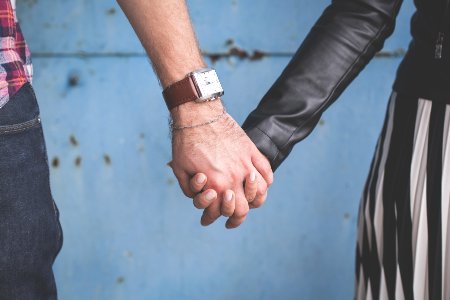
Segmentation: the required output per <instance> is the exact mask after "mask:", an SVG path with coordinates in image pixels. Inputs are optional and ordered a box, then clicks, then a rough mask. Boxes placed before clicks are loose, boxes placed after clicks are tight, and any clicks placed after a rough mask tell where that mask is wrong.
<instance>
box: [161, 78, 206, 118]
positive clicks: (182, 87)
mask: <svg viewBox="0 0 450 300" xmlns="http://www.w3.org/2000/svg"><path fill="white" fill-rule="evenodd" d="M163 97H164V100H165V101H166V105H167V108H168V109H169V110H171V109H172V108H174V107H176V106H178V105H181V104H183V103H186V102H189V101H194V100H196V99H198V98H199V96H198V93H197V89H196V88H195V85H194V82H193V81H192V77H191V76H188V77H186V78H184V79H182V80H180V81H177V82H175V83H173V84H171V85H169V86H168V87H166V88H165V89H164V91H163Z"/></svg>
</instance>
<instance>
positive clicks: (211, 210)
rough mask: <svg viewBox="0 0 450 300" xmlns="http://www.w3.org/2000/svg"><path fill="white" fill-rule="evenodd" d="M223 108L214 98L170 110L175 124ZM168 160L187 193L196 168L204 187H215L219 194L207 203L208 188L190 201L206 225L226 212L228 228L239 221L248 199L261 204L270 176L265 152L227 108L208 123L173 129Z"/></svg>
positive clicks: (211, 115) (191, 194) (197, 120)
mask: <svg viewBox="0 0 450 300" xmlns="http://www.w3.org/2000/svg"><path fill="white" fill-rule="evenodd" d="M222 112H223V106H222V104H221V102H220V101H219V100H214V101H212V102H210V103H202V104H198V103H195V102H188V103H185V104H183V105H180V106H179V107H177V108H175V109H174V110H173V111H171V114H172V118H173V122H174V124H177V125H195V124H200V123H204V122H207V121H208V120H211V119H214V118H216V117H217V116H219V115H221V114H222ZM170 166H171V167H172V169H173V172H174V174H175V176H176V177H177V179H178V181H179V183H180V186H181V189H182V190H183V192H184V194H185V195H186V196H187V197H190V198H193V197H194V196H195V192H193V189H192V188H191V187H192V184H191V185H190V181H191V177H193V176H194V175H195V174H197V173H200V172H201V173H203V174H205V175H206V176H207V182H206V184H205V185H204V188H206V189H212V190H214V191H215V192H216V193H217V200H214V201H211V202H210V203H209V205H208V206H205V204H204V203H205V201H206V195H207V193H204V194H205V195H204V196H205V197H204V199H203V198H201V197H200V198H201V199H197V200H194V205H196V206H197V207H199V208H206V209H205V211H204V213H203V216H202V220H201V223H202V225H205V226H206V225H209V224H211V223H213V222H214V221H215V220H216V219H217V218H219V217H220V215H224V216H227V217H229V219H228V221H227V224H226V226H227V228H235V227H238V226H239V225H240V224H242V222H244V220H245V218H246V216H247V214H248V211H249V209H250V205H249V201H248V200H250V203H251V206H252V207H257V206H259V205H261V204H262V202H264V199H265V194H266V190H267V187H268V186H269V185H270V184H271V183H272V181H273V173H272V170H271V167H270V164H269V162H268V160H267V158H266V157H265V156H264V155H263V154H261V153H260V152H259V150H258V149H257V148H256V146H255V145H254V144H253V143H252V141H251V140H250V139H249V138H248V136H247V135H246V134H245V132H244V131H243V130H242V128H241V127H240V126H239V125H238V124H237V123H236V122H235V121H234V119H233V118H232V117H231V116H230V115H228V114H227V113H225V115H224V116H223V117H221V118H220V119H219V120H217V121H216V122H213V123H210V124H207V125H203V126H199V127H194V128H186V129H182V130H175V131H174V132H173V134H172V161H171V162H170ZM253 178H254V181H252V184H249V185H248V187H249V188H247V190H246V191H244V186H243V183H244V181H246V179H247V180H248V182H250V179H253ZM205 180H206V178H205ZM251 194H257V197H255V196H253V197H252V198H256V199H248V198H249V197H251ZM202 195H203V193H202ZM246 195H247V197H246ZM202 197H203V196H202ZM247 199H248V200H247ZM254 201H256V202H254ZM201 203H203V204H201ZM206 203H208V202H207V201H206ZM252 203H253V204H252Z"/></svg>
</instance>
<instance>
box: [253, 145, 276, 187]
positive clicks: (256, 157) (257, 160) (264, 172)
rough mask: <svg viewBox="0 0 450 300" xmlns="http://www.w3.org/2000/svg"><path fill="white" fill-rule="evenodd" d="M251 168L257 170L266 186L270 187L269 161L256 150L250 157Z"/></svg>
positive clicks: (271, 173) (270, 170)
mask: <svg viewBox="0 0 450 300" xmlns="http://www.w3.org/2000/svg"><path fill="white" fill-rule="evenodd" d="M252 163H253V166H254V167H255V168H256V170H258V172H259V174H261V176H262V177H263V178H264V180H265V181H266V183H267V186H269V185H271V184H272V182H273V172H272V167H271V166H270V162H269V159H267V157H266V156H265V155H263V154H262V153H261V152H259V150H258V149H257V148H255V151H254V153H253V155H252Z"/></svg>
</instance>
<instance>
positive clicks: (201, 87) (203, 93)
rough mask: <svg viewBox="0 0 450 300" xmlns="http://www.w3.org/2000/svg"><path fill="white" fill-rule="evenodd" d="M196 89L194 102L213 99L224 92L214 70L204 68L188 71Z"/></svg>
mask: <svg viewBox="0 0 450 300" xmlns="http://www.w3.org/2000/svg"><path fill="white" fill-rule="evenodd" d="M188 76H191V78H192V81H193V82H194V86H195V89H196V90H197V94H198V98H197V99H196V100H195V101H196V102H205V101H210V100H215V99H217V98H219V97H220V96H222V95H223V94H224V91H223V88H222V85H221V84H220V81H219V77H218V76H217V73H216V70H214V69H211V68H205V69H200V70H196V71H194V72H191V73H189V75H188Z"/></svg>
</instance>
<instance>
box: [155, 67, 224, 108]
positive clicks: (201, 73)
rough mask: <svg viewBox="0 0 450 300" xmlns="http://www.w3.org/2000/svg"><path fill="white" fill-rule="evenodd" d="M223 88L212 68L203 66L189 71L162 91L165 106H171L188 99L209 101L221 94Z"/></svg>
mask: <svg viewBox="0 0 450 300" xmlns="http://www.w3.org/2000/svg"><path fill="white" fill-rule="evenodd" d="M223 93H224V92H223V88H222V85H221V84H220V81H219V77H217V73H216V71H215V70H214V69H211V68H205V69H200V70H196V71H194V72H191V73H189V74H188V75H186V77H185V78H184V79H182V80H180V81H177V82H175V83H173V84H171V85H169V86H168V87H166V88H165V89H164V91H163V97H164V100H165V101H166V105H167V108H168V109H169V110H171V109H172V108H174V107H176V106H178V105H181V104H183V103H186V102H189V101H196V102H204V101H211V100H215V99H217V98H219V97H220V96H222V95H223Z"/></svg>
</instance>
